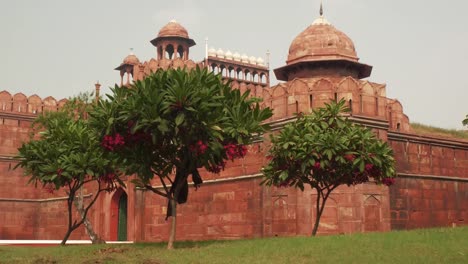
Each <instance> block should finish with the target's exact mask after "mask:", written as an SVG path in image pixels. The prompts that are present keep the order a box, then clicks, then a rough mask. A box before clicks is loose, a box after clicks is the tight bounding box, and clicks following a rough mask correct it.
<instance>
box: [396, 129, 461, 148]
mask: <svg viewBox="0 0 468 264" xmlns="http://www.w3.org/2000/svg"><path fill="white" fill-rule="evenodd" d="M388 140H389V141H401V142H411V143H418V144H426V145H431V146H438V147H446V148H454V149H462V150H468V142H467V141H462V140H457V139H446V138H437V137H430V136H422V135H417V134H410V133H403V132H396V131H388Z"/></svg>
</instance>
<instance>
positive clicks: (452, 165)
mask: <svg viewBox="0 0 468 264" xmlns="http://www.w3.org/2000/svg"><path fill="white" fill-rule="evenodd" d="M389 139H390V140H389V144H390V146H391V147H392V148H393V150H394V153H395V159H396V161H397V171H398V173H399V176H400V177H399V178H398V179H397V181H396V185H395V186H393V187H392V188H390V197H391V199H390V212H391V217H392V229H412V228H426V227H437V226H456V225H466V224H468V150H467V146H466V142H463V141H456V140H444V139H440V138H430V137H423V136H417V135H411V134H401V133H393V134H390V136H389Z"/></svg>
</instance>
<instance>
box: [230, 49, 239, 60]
mask: <svg viewBox="0 0 468 264" xmlns="http://www.w3.org/2000/svg"><path fill="white" fill-rule="evenodd" d="M232 58H233V59H234V60H235V61H241V55H240V54H239V52H237V51H236V52H234V54H233V55H232Z"/></svg>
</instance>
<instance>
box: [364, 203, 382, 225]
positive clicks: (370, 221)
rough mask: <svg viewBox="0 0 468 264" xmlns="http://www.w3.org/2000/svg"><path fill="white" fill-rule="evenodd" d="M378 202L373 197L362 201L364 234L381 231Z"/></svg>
mask: <svg viewBox="0 0 468 264" xmlns="http://www.w3.org/2000/svg"><path fill="white" fill-rule="evenodd" d="M381 223H382V219H381V213H380V201H379V200H378V199H377V197H375V196H374V195H369V196H368V197H367V199H366V200H365V201H364V225H363V229H364V230H363V231H364V232H377V231H380V230H381Z"/></svg>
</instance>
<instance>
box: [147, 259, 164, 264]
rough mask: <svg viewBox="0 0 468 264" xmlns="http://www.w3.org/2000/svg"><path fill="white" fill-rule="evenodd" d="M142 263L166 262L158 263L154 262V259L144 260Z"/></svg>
mask: <svg viewBox="0 0 468 264" xmlns="http://www.w3.org/2000/svg"><path fill="white" fill-rule="evenodd" d="M142 263H143V264H165V263H164V262H161V261H157V260H154V259H145V260H143V262H142Z"/></svg>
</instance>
